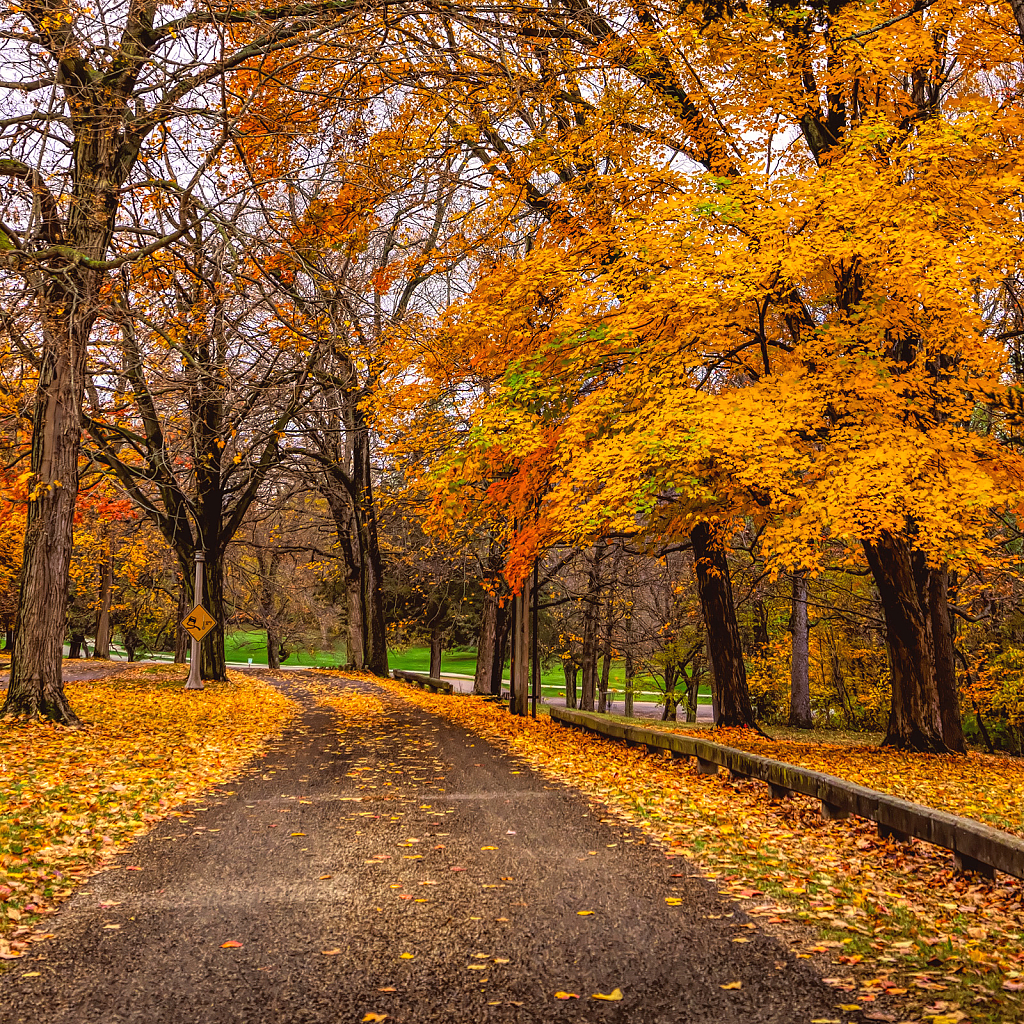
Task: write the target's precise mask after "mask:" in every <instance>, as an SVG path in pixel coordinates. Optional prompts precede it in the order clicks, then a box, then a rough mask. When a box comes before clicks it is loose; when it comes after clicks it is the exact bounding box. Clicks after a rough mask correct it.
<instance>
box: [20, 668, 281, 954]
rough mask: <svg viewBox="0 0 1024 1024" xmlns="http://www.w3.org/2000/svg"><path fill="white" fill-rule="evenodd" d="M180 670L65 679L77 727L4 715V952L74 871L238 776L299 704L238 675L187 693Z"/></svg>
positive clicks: (31, 937)
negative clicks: (80, 723)
mask: <svg viewBox="0 0 1024 1024" xmlns="http://www.w3.org/2000/svg"><path fill="white" fill-rule="evenodd" d="M185 671H186V670H185V668H183V667H182V666H180V665H168V666H139V667H138V668H135V669H130V670H129V671H127V672H123V673H121V674H119V675H116V676H110V677H106V678H101V679H95V680H90V681H86V682H75V683H69V684H68V685H67V692H68V696H69V699H70V701H71V705H72V707H74V709H75V710H76V712H77V713H78V715H79V716H80V717H81V718H82V720H83V721H84V722H85V728H83V729H80V730H72V729H64V728H61V727H59V726H54V725H50V724H43V723H39V722H12V721H10V720H8V721H3V722H0V795H2V800H0V906H2V911H0V958H4V959H8V958H11V957H17V956H20V955H21V954H22V953H23V952H24V951H25V950H26V949H27V948H29V944H30V943H31V942H33V941H41V939H42V938H43V937H45V935H46V932H45V930H44V929H42V928H41V927H38V928H37V927H34V926H33V925H34V924H35V923H38V916H39V915H40V914H41V913H45V912H47V911H49V910H51V909H52V907H53V905H54V904H55V903H56V902H58V901H59V900H60V899H62V898H63V897H65V896H67V895H68V894H69V893H70V891H71V888H72V886H73V885H74V883H75V882H76V881H77V880H78V879H80V878H82V877H85V876H87V875H89V874H90V873H92V872H93V871H94V870H95V869H96V867H97V866H98V865H99V864H100V863H102V862H103V861H104V860H105V859H107V858H109V856H110V855H111V854H113V853H114V852H115V851H116V850H117V849H118V848H119V847H120V846H121V845H123V844H124V843H125V842H126V841H127V840H130V839H131V838H132V837H133V836H137V835H140V834H141V833H143V832H145V831H146V830H147V829H148V827H149V825H150V823H151V822H153V821H155V820H158V819H159V818H161V817H164V816H166V815H167V814H168V813H171V811H172V809H173V808H174V807H175V806H176V805H178V804H180V803H182V802H183V801H185V800H187V799H189V798H190V797H191V796H194V795H195V794H197V793H199V792H201V791H203V790H204V789H208V788H209V787H210V785H211V784H212V783H215V782H219V781H223V780H225V779H228V778H230V777H231V776H232V775H234V774H235V773H236V772H237V771H238V770H239V768H240V767H241V766H242V765H243V764H244V763H245V762H246V761H247V760H248V759H249V758H250V757H251V756H252V755H253V754H254V753H256V752H257V751H258V750H259V749H260V748H261V747H262V746H263V744H264V742H265V740H266V739H267V738H268V737H270V736H271V735H274V734H275V733H277V732H279V731H280V729H281V728H282V726H283V725H284V724H285V722H286V721H287V720H288V719H289V718H290V717H291V716H292V714H293V712H294V708H295V706H294V704H293V703H292V702H291V701H290V700H288V698H286V697H284V696H282V695H281V694H280V693H279V692H278V691H276V690H274V689H272V688H271V687H269V686H267V685H266V684H264V683H262V682H259V681H257V680H254V679H251V678H249V677H247V676H244V675H240V674H239V675H235V674H232V677H231V682H229V683H222V684H214V683H208V684H207V686H206V689H205V690H202V691H190V690H185V689H183V688H182V684H183V681H184V677H185ZM5 933H6V934H5Z"/></svg>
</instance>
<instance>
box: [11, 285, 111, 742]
mask: <svg viewBox="0 0 1024 1024" xmlns="http://www.w3.org/2000/svg"><path fill="white" fill-rule="evenodd" d="M92 285H95V287H93V286H92ZM98 285H99V281H98V279H97V280H96V281H95V282H90V283H87V284H86V287H84V288H83V289H82V291H81V292H80V293H79V294H68V295H63V296H61V295H47V296H46V297H45V302H44V305H45V306H46V313H47V315H48V316H53V317H55V318H56V317H59V318H61V320H63V322H60V321H58V322H56V323H53V322H52V321H51V323H50V324H49V325H46V326H44V338H43V353H42V360H41V364H40V368H39V383H38V386H37V388H36V398H35V412H34V419H33V434H32V461H31V469H32V477H31V479H30V482H29V489H30V492H31V495H32V500H31V501H30V502H29V504H28V517H27V522H26V525H25V547H24V555H23V560H22V569H21V580H20V587H19V599H18V614H17V618H16V620H15V626H14V654H13V657H12V661H11V676H10V682H9V683H8V686H7V698H6V700H5V701H4V704H3V707H2V708H0V718H2V717H4V716H6V715H16V716H19V717H20V716H26V717H29V718H50V719H53V720H54V721H55V722H61V723H63V724H64V725H71V726H79V725H81V722H80V721H79V719H78V716H77V715H76V714H75V713H74V711H72V710H71V706H70V705H69V704H68V701H67V697H66V696H65V694H64V682H63V679H62V677H61V652H62V650H63V646H64V630H65V622H66V615H67V593H68V569H69V567H70V563H71V551H72V547H73V544H74V537H73V531H74V522H73V520H74V514H75V499H76V497H77V495H78V452H79V449H80V447H81V409H82V399H83V394H84V390H83V389H84V381H85V373H84V371H85V356H86V346H87V344H88V340H89V334H90V332H91V330H92V323H93V319H94V316H95V314H94V313H92V314H90V313H85V314H84V315H83V311H82V306H83V305H84V306H85V307H86V308H88V307H89V306H91V304H92V303H91V302H90V301H89V299H90V298H91V297H92V296H93V295H94V294H95V292H96V291H98ZM58 304H60V305H61V306H66V307H68V308H59V309H58V308H57V306H58ZM54 310H56V311H54ZM76 315H77V318H78V319H77V322H74V323H71V324H69V323H68V322H67V321H66V320H64V317H67V316H76Z"/></svg>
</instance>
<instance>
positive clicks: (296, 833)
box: [290, 832, 306, 836]
mask: <svg viewBox="0 0 1024 1024" xmlns="http://www.w3.org/2000/svg"><path fill="white" fill-rule="evenodd" d="M305 834H306V833H305V832H292V833H290V835H293V836H304V835H305Z"/></svg>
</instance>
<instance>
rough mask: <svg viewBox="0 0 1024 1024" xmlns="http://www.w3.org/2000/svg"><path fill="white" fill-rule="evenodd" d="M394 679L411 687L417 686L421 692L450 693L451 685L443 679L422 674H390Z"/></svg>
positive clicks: (397, 672) (451, 690)
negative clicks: (411, 685)
mask: <svg viewBox="0 0 1024 1024" xmlns="http://www.w3.org/2000/svg"><path fill="white" fill-rule="evenodd" d="M392 675H393V676H394V677H395V679H400V680H401V681H402V682H406V683H412V684H413V686H418V687H419V688H420V689H421V690H433V691H434V693H452V692H453V689H452V684H451V683H449V682H447V681H446V680H444V679H435V678H433V677H432V676H428V675H426V674H425V673H423V672H399V671H397V670H396V671H395V672H392Z"/></svg>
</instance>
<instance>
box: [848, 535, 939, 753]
mask: <svg viewBox="0 0 1024 1024" xmlns="http://www.w3.org/2000/svg"><path fill="white" fill-rule="evenodd" d="M863 544H864V551H865V554H866V555H867V559H868V565H869V566H870V567H871V574H872V576H873V577H874V580H875V585H876V586H877V587H878V592H879V595H880V597H881V599H882V609H883V612H884V613H885V627H886V644H887V646H888V648H889V662H890V665H891V669H892V704H891V709H890V712H889V728H888V731H887V732H886V736H885V740H884V743H883V745H884V746H890V747H898V748H900V749H902V750H919V751H931V752H934V753H947V752H948V751H949V749H950V748H949V746H948V745H947V743H946V741H945V740H944V738H943V730H942V711H941V704H940V698H939V684H938V678H937V671H936V668H937V666H936V642H935V641H936V638H935V631H934V627H935V624H936V623H935V618H936V616H933V614H932V604H931V600H930V592H931V587H930V583H931V579H930V578H931V575H932V572H933V570H929V569H928V567H927V565H926V564H925V560H924V555H923V554H922V553H921V552H920V551H916V550H915V549H914V548H913V547H912V546H911V544H910V543H909V541H908V539H907V538H906V537H905V536H902V535H895V534H892V533H890V532H889V531H888V530H883V531H882V532H881V534H880V535H879V537H878V539H877V540H875V541H864V542H863ZM944 603H945V598H944V597H943V604H944ZM944 610H945V609H944V608H943V611H944ZM944 628H945V631H947V632H948V629H949V622H948V618H947V619H946V621H945V627H944ZM941 629H942V627H941V625H940V630H941ZM950 643H952V641H950Z"/></svg>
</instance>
